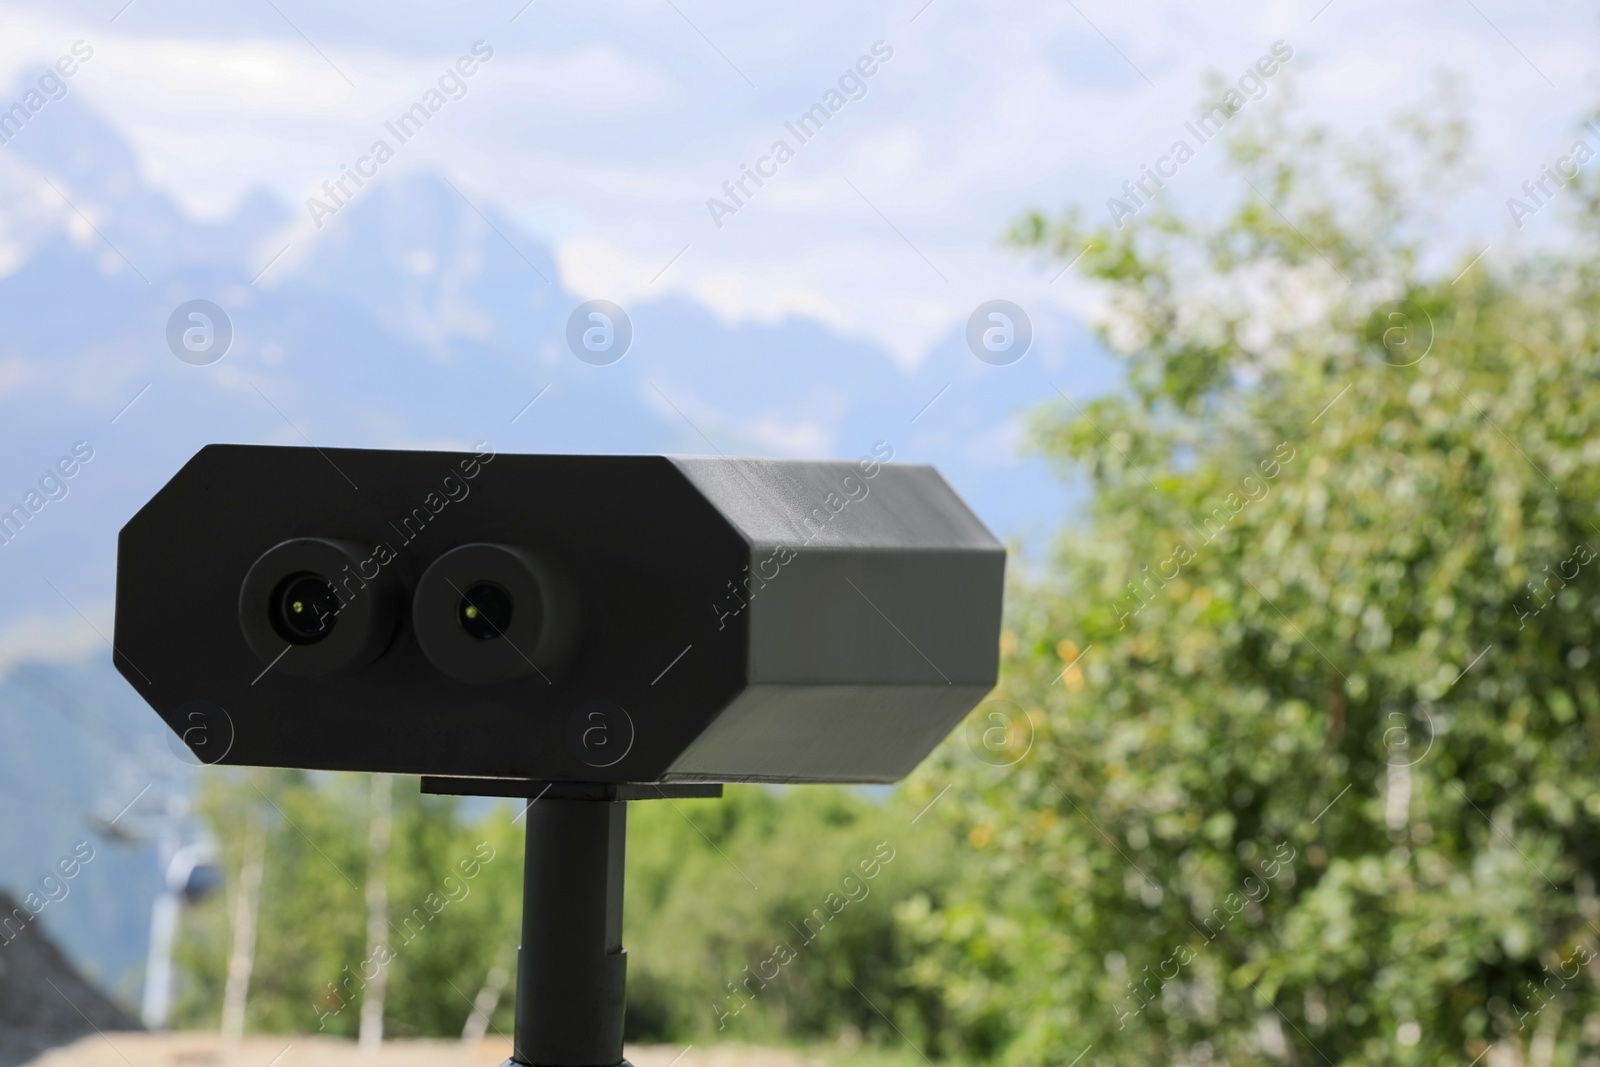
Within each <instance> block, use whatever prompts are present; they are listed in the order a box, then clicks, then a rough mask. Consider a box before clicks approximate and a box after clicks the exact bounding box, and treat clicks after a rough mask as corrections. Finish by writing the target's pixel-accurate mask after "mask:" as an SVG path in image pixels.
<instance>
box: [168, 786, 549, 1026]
mask: <svg viewBox="0 0 1600 1067" xmlns="http://www.w3.org/2000/svg"><path fill="white" fill-rule="evenodd" d="M460 806H461V801H460V800H459V798H456V797H441V796H423V795H422V794H420V793H419V792H418V789H417V780H416V779H415V778H397V779H396V780H395V785H394V813H393V819H394V824H393V825H394V828H393V832H392V837H391V845H390V855H389V870H388V878H387V880H386V885H387V887H388V894H389V918H390V930H391V934H392V936H391V938H390V941H389V944H388V948H389V950H390V952H391V953H392V954H393V957H394V958H393V960H392V961H391V962H390V963H389V964H388V965H387V968H386V969H387V971H388V976H389V977H388V990H387V995H386V998H385V1011H384V1017H385V1024H384V1031H385V1034H386V1035H389V1036H395V1037H417V1036H436V1035H450V1036H457V1035H459V1034H460V1033H461V1027H462V1025H463V1024H464V1023H465V1022H466V1019H467V1016H468V1014H469V1013H470V1012H471V1010H472V998H473V997H475V996H476V995H477V993H478V990H479V989H480V988H481V987H482V986H483V984H484V981H485V978H486V976H487V974H488V972H489V969H490V967H491V965H492V964H493V962H494V959H495V955H496V953H497V952H499V951H502V950H503V948H504V947H505V946H508V945H512V946H514V945H515V944H516V941H517V929H518V924H519V923H520V921H521V892H522V834H521V828H520V823H519V824H518V825H517V826H512V825H511V824H510V822H509V819H508V813H506V812H504V811H503V810H502V811H498V812H496V813H495V814H494V815H491V816H489V817H485V818H481V819H478V820H474V821H471V822H468V821H466V820H463V819H462V818H461V817H460V814H459V809H460ZM201 811H202V814H203V815H204V816H205V818H206V819H207V821H208V822H209V823H210V824H211V826H212V829H213V831H214V833H215V834H216V836H217V838H218V839H219V840H220V841H221V843H222V863H223V870H224V872H225V873H226V875H227V880H228V892H227V893H226V894H221V893H219V894H217V895H216V896H215V897H214V898H213V899H211V900H210V901H208V902H206V903H204V904H202V905H200V906H199V907H198V908H196V909H194V910H193V911H191V913H190V914H189V915H188V916H187V917H186V919H185V923H184V927H183V936H182V938H181V940H180V942H179V949H178V953H177V957H178V961H179V963H180V965H181V973H182V975H183V979H184V982H183V988H182V989H181V992H180V996H179V1000H178V1005H177V1010H176V1012H175V1018H176V1021H177V1023H178V1024H179V1025H186V1026H204V1027H215V1026H216V1025H217V1024H218V1020H219V1018H220V1016H221V1011H222V999H223V990H224V986H225V983H226V980H227V966H228V954H229V948H230V944H231V920H232V917H233V911H232V909H233V907H234V894H235V893H236V892H237V891H238V890H237V885H238V877H237V875H238V872H239V869H240V865H241V862H242V859H243V856H242V853H243V848H244V841H245V839H246V837H247V831H246V827H247V825H248V822H249V820H250V819H251V818H255V817H259V816H260V815H262V814H265V816H266V819H267V826H268V831H267V838H266V850H265V862H264V870H263V877H262V885H261V895H260V909H259V914H258V918H257V923H256V928H257V936H256V950H255V966H254V969H253V972H252V975H251V982H250V990H249V993H250V995H249V1001H248V1011H247V1014H246V1030H247V1032H261V1031H276V1032H301V1033H305V1032H310V1033H317V1032H322V1033H327V1034H332V1035H336V1036H348V1037H353V1036H355V1033H356V1030H357V1027H358V1024H359V1020H360V1003H361V1000H360V998H361V991H362V989H363V987H364V985H365V977H367V976H371V975H372V974H374V973H375V967H376V963H375V961H374V957H373V955H372V949H371V948H370V947H369V946H368V945H367V943H366V916H367V911H366V897H365V884H366V876H367V867H368V852H367V838H368V825H369V819H370V816H371V795H370V788H369V783H368V778H367V776H364V775H362V776H356V775H334V774H325V773H306V772H300V771H276V770H275V771H243V772H235V771H228V772H222V773H218V774H215V775H213V776H211V777H209V778H208V779H207V780H206V788H205V791H204V793H203V795H202V798H201ZM511 814H514V812H512V813H511ZM485 857H490V858H488V859H487V860H485ZM463 863H465V864H466V865H467V866H466V868H465V869H463V867H462V864H463ZM472 872H475V873H472ZM469 873H470V874H471V876H470V877H469ZM381 958H382V957H381V956H379V957H378V959H381ZM363 972H365V975H363ZM494 1023H495V1024H496V1025H498V1026H501V1027H502V1028H504V1029H505V1030H506V1032H508V1033H509V1032H510V1027H511V1013H510V1006H509V997H507V998H505V999H504V1000H503V1002H502V1005H501V1009H500V1011H499V1012H498V1013H497V1014H496V1015H495V1017H494Z"/></svg>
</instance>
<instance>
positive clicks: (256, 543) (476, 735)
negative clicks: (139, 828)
mask: <svg viewBox="0 0 1600 1067" xmlns="http://www.w3.org/2000/svg"><path fill="white" fill-rule="evenodd" d="M302 538H316V539H330V540H331V541H333V542H335V543H337V544H343V545H359V546H371V547H372V552H371V554H370V555H369V556H368V557H367V558H366V559H365V560H363V561H361V562H360V563H359V564H358V565H357V566H356V568H354V569H352V570H349V571H348V572H347V573H346V574H344V575H343V576H342V577H341V576H338V575H328V576H326V577H327V578H328V580H329V581H330V582H331V583H336V585H335V587H336V588H337V589H339V590H340V595H341V596H343V597H345V598H347V599H348V598H354V599H356V600H357V601H358V602H360V601H359V598H360V597H361V596H362V595H363V593H364V592H368V594H369V595H371V591H375V590H377V589H378V588H379V587H380V586H382V585H383V584H384V583H390V587H391V588H393V589H395V590H397V591H398V596H397V598H396V599H397V602H398V604H399V607H398V608H397V609H396V611H395V613H394V619H393V636H392V638H390V639H388V640H387V644H386V646H385V647H383V650H382V651H381V653H380V654H378V655H377V656H376V658H375V659H373V660H372V661H371V662H370V663H361V664H357V665H356V666H355V667H353V668H351V669H349V670H347V671H345V672H343V673H338V674H334V675H327V676H320V675H319V676H305V675H301V674H296V673H294V669H293V668H294V663H295V660H294V659H292V657H295V656H296V654H297V652H301V653H302V655H307V654H306V653H304V652H303V651H302V649H301V646H299V645H294V644H291V643H289V642H285V643H284V648H283V650H282V651H281V652H280V653H278V656H279V658H278V659H275V660H267V659H265V658H264V652H260V651H253V650H252V646H251V644H250V643H247V641H246V639H245V634H244V627H243V625H242V623H241V611H245V612H246V613H247V614H248V610H250V609H249V608H248V605H247V606H246V607H244V608H241V585H242V583H243V582H244V580H245V577H246V575H247V573H248V572H250V570H251V568H252V566H253V565H254V564H255V563H256V561H257V560H258V559H261V558H262V557H263V556H264V555H265V554H267V553H268V551H269V550H272V549H274V547H275V546H281V545H282V544H283V543H284V542H290V541H294V540H295V539H302ZM474 544H490V545H503V546H511V547H513V548H516V549H518V550H522V549H526V550H528V551H529V552H532V553H536V554H538V556H539V558H540V559H541V560H544V561H547V562H548V564H549V566H550V567H551V568H554V569H557V570H559V571H560V572H561V573H562V579H561V581H562V583H563V585H564V586H565V585H568V584H569V585H570V588H571V589H572V590H573V591H574V592H575V600H574V601H573V605H574V606H573V608H572V610H571V611H570V612H566V611H565V610H561V611H555V609H552V611H554V612H555V614H559V615H567V614H570V616H571V618H555V617H552V618H550V619H548V620H544V624H545V625H557V624H560V625H571V626H573V627H574V634H573V639H572V640H571V641H570V642H567V643H566V644H568V645H570V646H571V651H570V653H569V654H566V658H565V660H564V661H563V662H561V663H550V664H536V663H535V662H534V661H532V660H530V661H529V667H530V668H533V669H534V671H535V672H536V673H534V674H533V676H531V677H523V678H516V679H513V680H511V681H504V682H493V683H487V684H468V683H465V682H462V681H458V680H456V679H455V678H453V677H451V676H449V675H447V674H446V673H444V672H443V671H442V670H441V669H439V668H438V667H436V666H435V665H434V664H433V663H431V662H430V661H429V659H428V658H427V657H426V656H425V655H424V654H423V650H422V648H420V647H419V645H418V643H417V638H416V623H415V620H413V619H412V618H411V617H410V613H411V598H412V595H413V594H414V593H415V591H416V587H417V583H418V580H419V579H420V578H421V577H422V576H423V574H424V573H425V572H427V571H428V570H429V568H430V566H431V565H432V564H434V563H435V562H436V561H437V560H439V558H440V557H441V556H444V555H445V553H447V552H450V551H451V550H454V549H459V548H461V547H462V546H468V545H474ZM380 546H381V547H380ZM383 549H387V551H383ZM380 561H381V562H380ZM1004 566H1005V552H1004V549H1003V548H1002V547H1001V546H1000V544H999V543H998V542H996V541H995V539H994V538H993V537H992V536H991V535H990V534H989V532H988V531H987V530H986V529H984V527H983V525H982V523H980V522H979V521H978V519H977V518H976V517H975V516H973V515H972V513H971V512H970V511H969V510H968V509H967V507H966V506H965V504H963V503H962V501H961V500H960V498H959V497H957V496H956V495H955V493H954V492H953V491H952V490H951V489H950V487H949V486H948V485H947V484H946V483H945V482H944V480H943V479H942V478H941V477H940V476H939V475H938V473H937V472H936V471H934V470H933V469H932V468H931V467H924V466H914V465H904V464H888V463H880V462H878V461H876V460H872V459H866V460H862V461H860V462H856V463H850V462H810V461H794V460H759V459H723V458H702V457H691V458H667V457H658V456H570V455H568V456H564V455H513V454H500V455H495V454H493V453H492V452H488V451H485V452H480V453H476V454H467V453H446V452H400V451H376V450H359V449H313V448H278V447H266V446H242V445H213V446H209V447H207V448H205V449H203V450H201V451H200V452H199V453H198V454H196V455H195V457H194V458H193V459H191V460H190V461H189V463H187V464H186V465H185V466H184V467H183V469H182V470H180V471H179V472H178V473H177V474H176V475H175V476H174V477H173V478H172V480H171V481H170V482H168V483H167V485H166V486H165V487H164V488H163V489H162V490H161V491H160V492H159V493H157V494H156V496H155V497H154V498H153V499H152V500H151V501H150V502H149V503H148V504H147V505H146V506H145V507H144V508H143V509H141V510H140V511H139V513H138V514H137V515H135V516H134V517H133V518H132V519H131V520H130V521H129V522H128V524H127V525H126V526H125V527H124V528H123V531H122V534H121V538H120V542H119V552H118V577H117V608H116V636H115V646H116V653H115V662H116V665H117V668H118V670H119V671H121V672H122V674H123V675H124V677H126V678H127V679H128V681H129V682H130V683H131V684H132V685H133V687H134V688H135V689H136V690H137V691H138V692H139V694H140V695H141V696H142V697H144V698H145V700H146V701H148V702H149V703H150V705H151V706H152V707H154V708H155V709H156V711H157V712H158V713H160V714H161V716H162V718H163V719H165V720H166V722H167V723H168V725H169V726H171V727H172V728H173V729H174V730H175V731H176V732H177V733H178V734H179V735H180V736H184V737H185V740H186V741H188V742H189V743H190V746H191V748H193V749H194V750H195V751H196V752H197V753H201V754H202V758H204V759H206V760H207V761H208V762H223V763H236V764H253V765H266V766H292V767H308V768H322V769H333V770H364V771H392V772H399V773H412V774H427V775H442V776H459V777H476V778H507V779H524V780H530V779H531V780H540V781H550V782H602V783H612V782H615V783H624V782H626V783H657V782H659V783H674V782H677V783H682V782H740V781H772V782H888V781H894V780H897V779H898V778H900V777H903V776H904V775H905V774H906V773H907V772H909V771H910V770H911V769H912V768H913V767H915V766H916V764H917V763H918V762H919V761H920V760H921V759H922V758H923V757H924V756H926V755H927V754H928V752H929V751H931V750H932V748H933V747H934V746H935V745H936V744H937V743H938V742H939V741H940V740H941V739H942V738H943V737H944V736H945V735H946V734H947V733H948V732H949V731H950V729H951V728H952V727H954V726H955V724H956V723H958V722H959V721H960V720H961V719H962V718H963V717H964V716H965V714H966V713H967V712H968V711H970V710H971V709H972V707H974V706H975V705H976V704H977V703H978V701H980V700H981V699H982V698H983V697H984V695H985V694H986V693H987V692H988V691H989V689H990V688H991V687H992V686H993V684H994V681H995V676H996V669H997V658H998V637H999V627H1000V609H1001V596H1002V587H1003V577H1004ZM452 596H453V594H452ZM434 600H435V601H437V600H438V598H437V597H435V598H434ZM419 602H420V601H419ZM466 602H467V601H466V600H463V601H462V603H463V604H465V603H466ZM361 603H362V606H363V607H364V606H365V603H364V602H361ZM560 603H563V604H564V603H566V601H561V602H560ZM351 618H354V614H353V613H352V615H351ZM336 619H337V617H335V621H334V622H333V623H332V625H333V626H334V628H335V629H337V625H338V622H337V621H336ZM246 621H249V620H248V619H247V620H246ZM435 623H437V620H433V622H432V623H430V624H435ZM350 625H355V624H354V622H352V623H351V624H350ZM256 645H257V647H258V648H260V647H261V646H262V641H261V640H260V639H259V638H258V639H257V641H256ZM266 651H270V649H267V650H266ZM519 654H520V650H519ZM546 667H548V669H547V670H546V669H543V668H546Z"/></svg>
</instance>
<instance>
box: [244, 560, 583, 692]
mask: <svg viewBox="0 0 1600 1067" xmlns="http://www.w3.org/2000/svg"><path fill="white" fill-rule="evenodd" d="M392 562H393V556H392V555H389V554H388V553H387V552H386V550H385V546H382V545H380V546H378V547H377V548H376V549H373V550H370V551H369V550H366V549H363V547H362V546H361V545H359V544H356V543H355V542H352V541H345V540H339V539H335V538H324V537H297V538H293V539H291V540H288V541H284V542H282V543H280V544H277V545H274V546H273V547H272V548H270V549H268V550H267V551H266V552H265V553H263V554H262V556H261V558H260V559H258V560H256V561H255V563H254V564H253V565H252V566H251V567H250V570H249V572H248V573H247V574H246V575H245V579H244V583H243V585H242V586H241V588H240V590H239V626H240V628H241V629H242V630H243V632H244V637H245V641H246V642H247V643H248V644H249V646H250V650H251V651H252V652H254V653H255V655H256V657H257V658H258V659H260V660H261V661H262V663H263V664H275V667H274V669H275V670H279V671H282V672H283V673H285V674H290V675H295V676H297V677H301V678H321V677H331V676H341V675H349V674H354V673H356V672H358V671H360V670H362V669H363V668H365V667H367V666H369V665H371V664H372V663H373V662H374V661H375V660H377V659H378V658H379V657H380V656H382V655H383V654H384V653H385V652H387V651H388V650H389V648H390V647H391V646H392V645H393V643H394V639H395V636H396V635H397V634H398V633H399V631H400V625H401V619H402V615H403V613H404V612H405V611H406V610H407V608H408V607H409V611H410V618H411V620H412V625H413V627H414V629H415V632H416V640H417V644H418V646H419V647H420V648H421V649H422V654H423V655H424V656H425V657H426V658H427V660H428V662H429V663H430V664H432V666H433V667H434V668H435V669H436V670H438V671H439V672H440V673H442V674H444V675H446V676H448V677H450V678H453V679H455V680H456V681H458V682H464V683H466V684H469V685H488V684H493V683H497V682H509V681H515V680H519V679H524V678H542V679H544V681H546V682H547V683H548V682H550V676H551V675H552V674H556V673H558V672H559V671H560V669H561V667H562V666H563V664H564V661H565V660H566V657H567V654H568V653H569V652H570V651H571V649H572V647H573V644H574V643H575V639H576V636H577V633H578V629H579V602H578V597H577V595H576V591H575V589H574V585H573V582H572V579H571V578H570V577H569V576H568V574H567V573H566V571H565V569H564V568H563V567H561V566H560V565H559V564H557V563H555V562H554V561H552V560H550V559H549V558H547V556H546V555H545V554H542V553H540V552H537V551H535V550H533V549H531V548H527V547H521V546H512V545H496V544H481V543H480V544H466V545H460V546H458V547H456V548H453V549H451V550H450V551H448V552H446V553H445V554H444V555H442V556H440V557H439V558H438V559H436V560H434V561H433V563H432V564H431V565H429V567H428V568H427V570H426V571H425V572H424V573H423V574H422V577H421V579H420V580H419V581H418V582H417V583H416V587H415V590H414V591H413V590H408V589H407V588H406V585H405V583H404V581H403V580H402V579H401V577H400V576H399V575H398V574H396V573H395V569H394V568H393V567H390V566H388V564H389V563H392Z"/></svg>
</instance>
